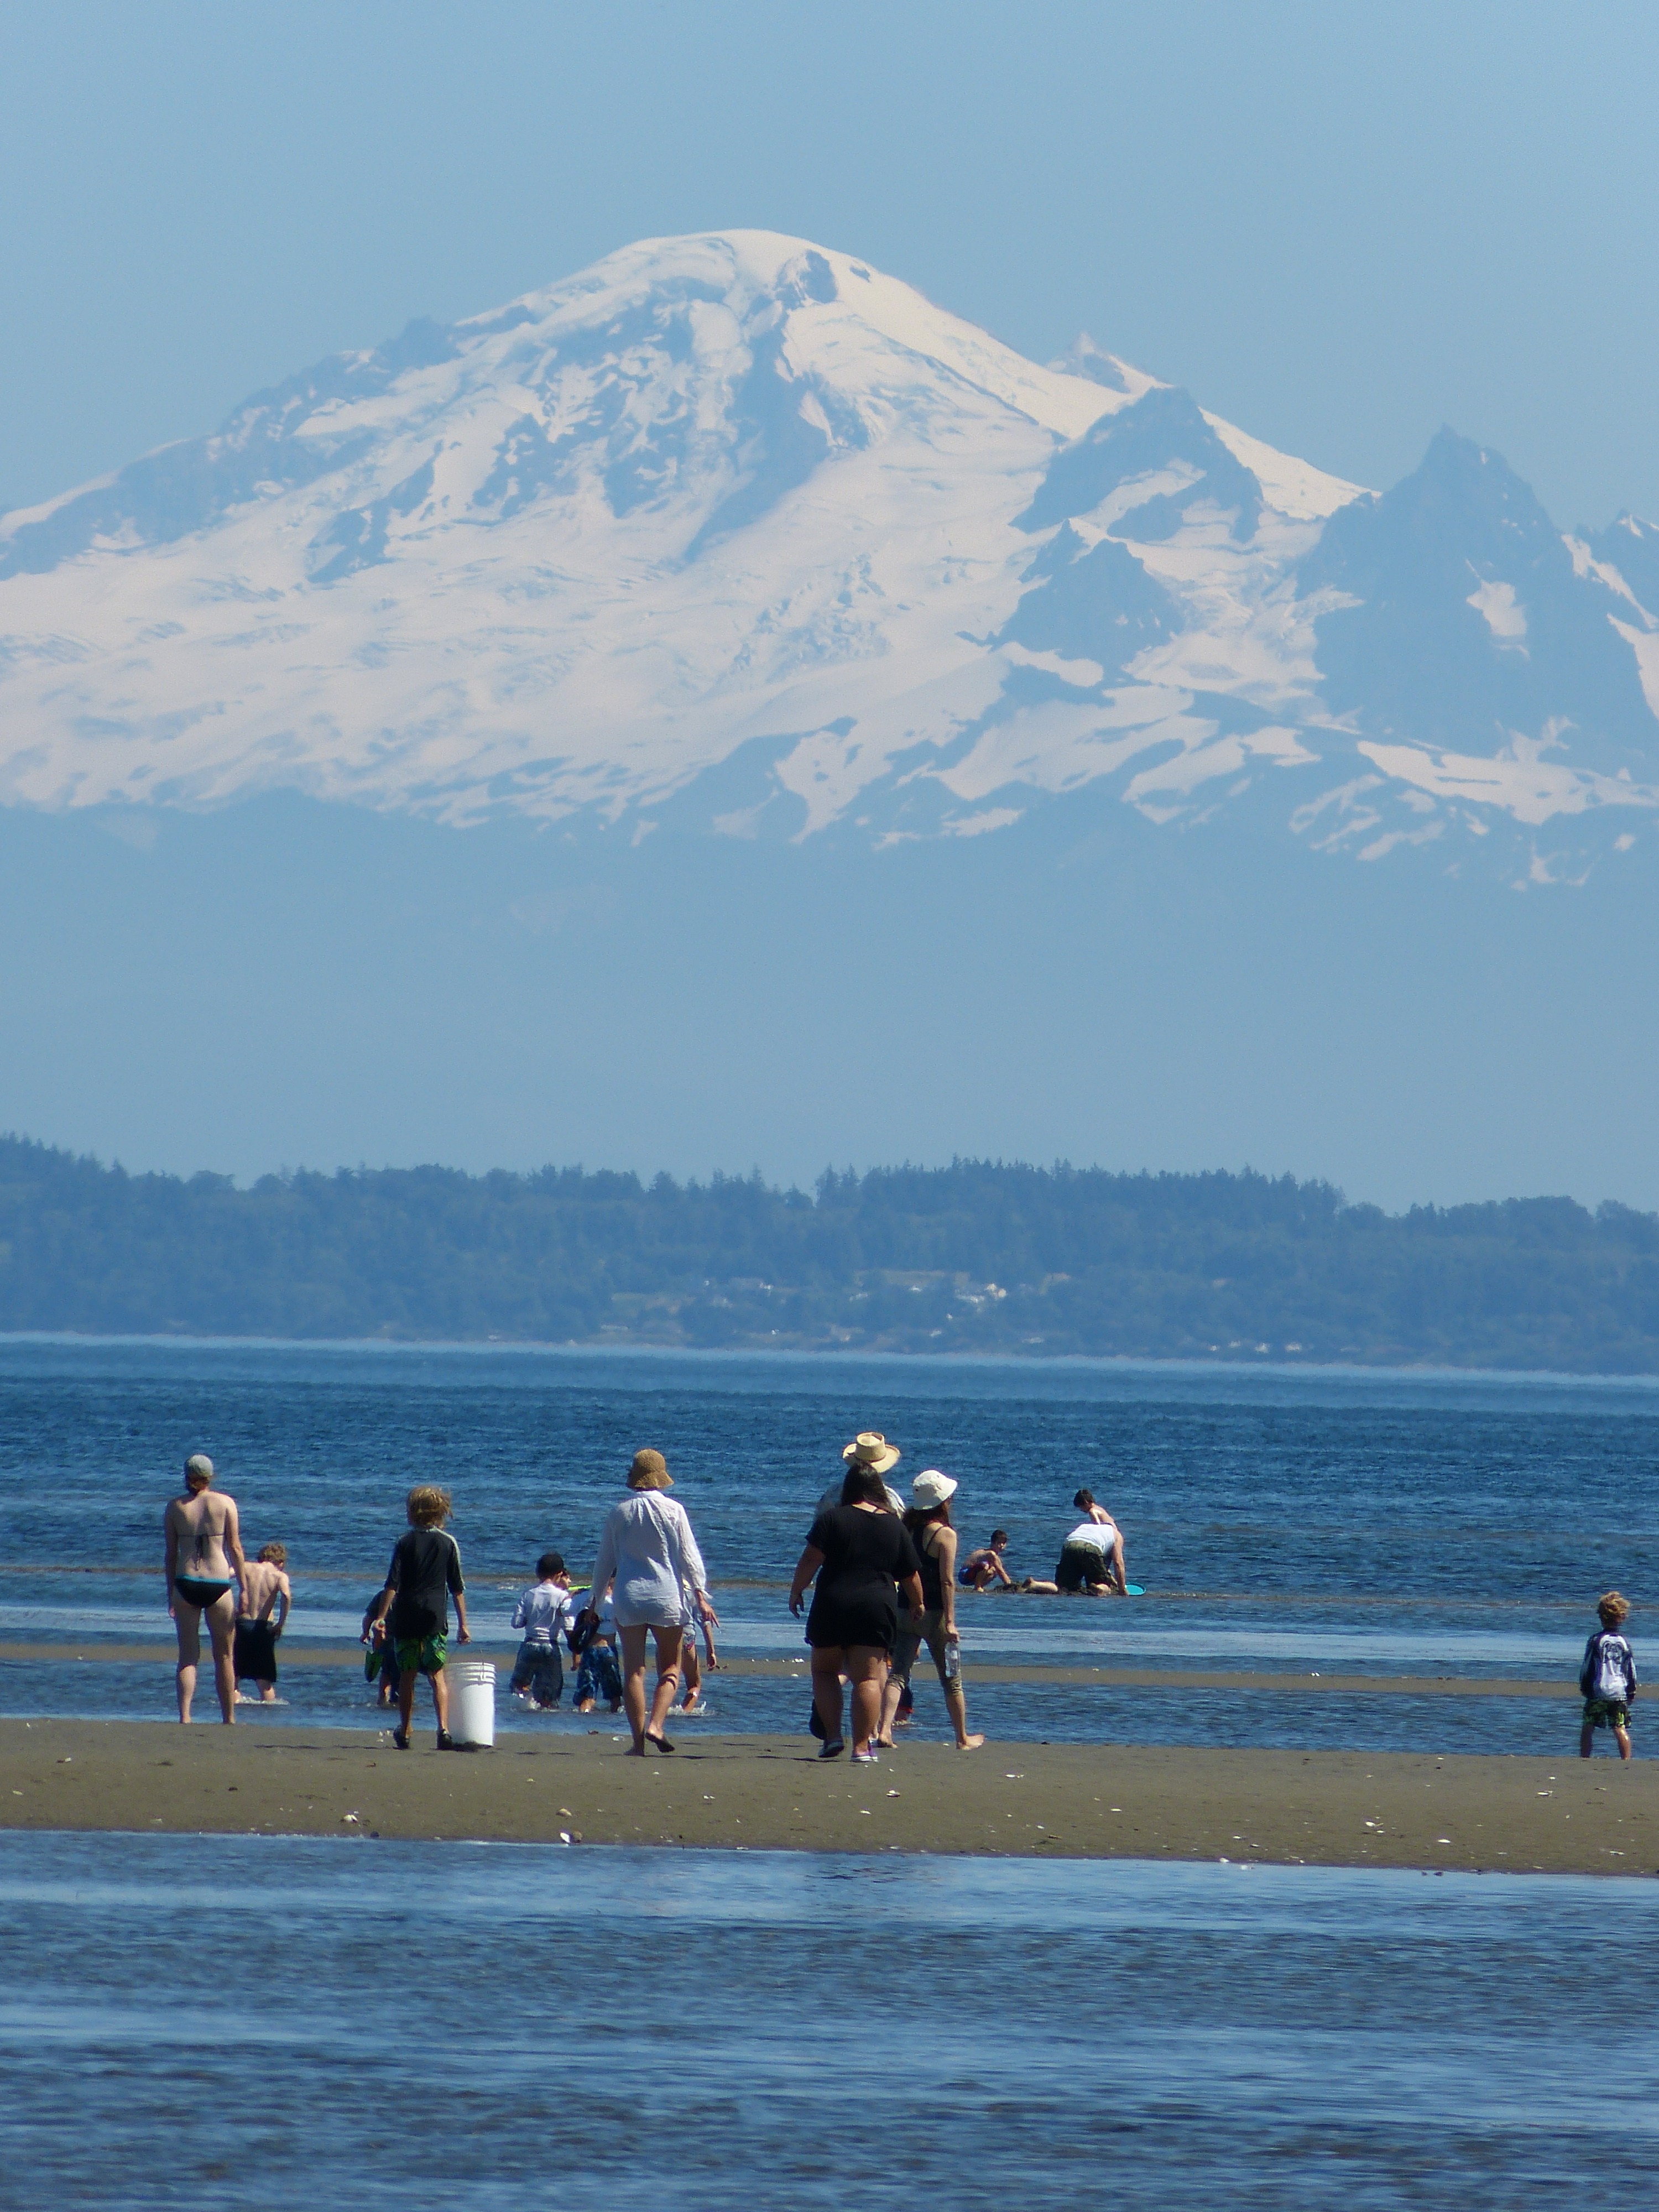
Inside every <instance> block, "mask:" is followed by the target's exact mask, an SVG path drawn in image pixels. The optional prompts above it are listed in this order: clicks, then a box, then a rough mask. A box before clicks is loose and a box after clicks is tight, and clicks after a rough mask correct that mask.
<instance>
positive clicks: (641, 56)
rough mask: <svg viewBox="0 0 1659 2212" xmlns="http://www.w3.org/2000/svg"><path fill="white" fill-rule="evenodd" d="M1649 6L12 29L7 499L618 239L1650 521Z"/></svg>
mask: <svg viewBox="0 0 1659 2212" xmlns="http://www.w3.org/2000/svg"><path fill="white" fill-rule="evenodd" d="M1656 83H1659V8H1655V7H1653V6H1652V5H1651V4H1648V5H1644V6H1620V5H1601V6H1598V7H1596V8H1595V9H1589V8H1586V7H1583V5H1577V6H1574V7H1570V8H1568V7H1544V6H1526V5H1520V4H1516V0H1506V4H1504V5H1501V6H1487V5H1481V4H1471V0H1459V4H1458V5H1456V6H1455V7H1451V8H1448V7H1447V6H1446V5H1445V4H1444V0H1435V4H1432V5H1421V4H1416V0H1390V4H1389V6H1387V7H1385V8H1378V7H1376V6H1375V5H1366V6H1363V7H1349V6H1340V5H1330V4H1327V5H1323V6H1292V5H1264V6H1257V7H1249V8H1243V7H1221V6H1208V7H1206V6H1189V7H1182V6H1176V5H1173V4H1169V5H1163V6H1158V7H1150V6H1146V5H1144V4H1143V5H1138V6H1135V7H1133V8H1124V7H1117V6H1111V5H1104V4H1095V5H1092V6H1073V5H1049V6H1046V7H1031V6H1022V7H1012V6H1007V7H999V8H987V7H985V6H983V5H978V4H974V0H948V4H944V5H939V4H933V0H907V4H904V5H902V6H898V7H895V6H893V5H892V4H890V0H888V4H883V5H879V6H874V5H866V4H862V0H839V4H837V5H836V6H835V7H832V8H823V7H813V8H807V7H804V6H796V5H793V4H789V3H788V0H767V4H764V5H738V4H732V5H726V6H719V7H690V6H684V5H676V6H667V5H645V4H641V5H627V4H621V5H618V4H607V5H605V6H603V7H597V6H582V7H556V6H546V5H544V6H538V7H525V6H519V5H510V4H498V5H495V6H485V7H471V8H466V9H461V8H454V7H436V6H432V5H420V4H415V5H411V4H409V0H398V4H397V5H395V6H392V5H376V4H365V0H356V4H354V5H351V6H349V7H346V8H342V7H340V6H338V5H337V4H334V5H329V6H320V5H315V4H310V0H287V4H285V5H283V7H281V8H263V9H246V8H241V9H232V8H228V7H225V6H223V5H222V4H214V5H211V6H203V5H178V4H175V5H167V4H155V0H151V4H148V5H146V6H145V7H143V8H142V9H137V8H133V7H131V5H127V4H124V5H121V6H118V7H110V6H100V5H88V4H82V5H76V6H74V7H69V8H57V9H40V8H35V7H23V6H20V5H16V4H10V5H7V6H4V7H3V9H0V87H3V94H0V97H3V103H4V105H3V117H4V122H3V129H0V191H3V194H4V207H5V220H4V222H3V223H0V312H3V318H4V329H5V337H6V343H5V345H4V348H3V350H0V508H3V507H10V506H15V505H18V504H21V503H24V502H27V501H34V500H38V499H40V498H43V497H46V496H48V495H51V494H52V493H53V492H55V491H58V490H60V489H65V488H67V487H68V486H69V485H70V484H72V483H76V482H78V481H80V480H82V479H83V478H85V477H88V476H90V475H93V474H94V473H96V472H98V471H102V470H104V469H106V468H110V467H112V466H115V465H118V464H119V463H121V462H122V461H125V460H126V459H131V457H132V456H133V455H134V454H136V453H138V452H140V451H142V450H143V449H145V448H146V447H150V446H153V445H156V444H159V443H161V442H162V441H166V440H167V439H171V438H176V437H180V436H183V435H187V434H190V433H191V432H195V431H198V430H201V429H203V428H208V427H210V425H211V424H212V423H213V422H216V420H217V419H218V418H219V417H220V416H222V415H223V414H224V413H225V412H226V411H227V410H228V409H229V408H230V407H231V406H232V405H233V404H234V403H235V402H236V401H237V400H239V399H240V398H243V397H244V396H245V395H246V393H247V392H250V391H252V390H254V389H256V388H257V387H258V386H261V385H264V384H266V383H269V382H270V381H271V380H274V379H276V377H278V376H281V375H283V374H286V373H288V372H289V371H290V370H293V369H295V368H299V367H301V366H302V365H304V364H305V363H306V362H308V361H311V360H313V359H315V358H317V357H318V356H321V355H324V354H326V353H330V352H332V351H335V350H337V349H340V348H343V347H349V346H360V345H368V344H372V343H375V342H377V341H378V340H380V338H382V337H386V336H389V335H390V334H391V333H392V332H393V331H396V330H398V328H400V327H401V325H403V324H404V322H405V321H407V320H408V319H409V318H410V316H411V315H416V314H422V313H430V314H434V315H436V316H438V317H440V318H441V319H449V318H453V317H455V316H459V315H462V314H465V313H472V312H474V311H477V310H479V309H482V308H484V307H490V306H493V305H495V304H497V303H499V302H500V301H502V300H505V299H507V298H508V297H510V296H512V295H513V294H515V293H517V292H520V291H523V290H526V289H529V288H530V287H532V286H533V285H536V284H539V283H546V282H549V281H550V280H551V279H553V278H556V277H558V276H563V275H567V274H568V273H569V272H570V271H572V270H575V269H577V268H579V267H580V266H581V265H582V264H585V263H586V262H588V261H590V260H592V259H593V258H596V257H597V256H598V255H599V254H601V253H603V252H606V251H607V250H608V249H609V248H611V247H612V246H618V245H621V244H623V243H624V242H626V241H627V240H629V239H632V238H635V237H641V236H647V235H653V234H664V233H669V232H674V231H683V230H691V229H700V228H712V227H717V226H724V225H732V224H744V225H757V226H762V227H765V228H776V229H781V230H789V231H796V232H799V233H803V234H806V235H809V236H811V237H814V238H817V239H818V240H823V241H824V242H826V243H829V244H832V245H835V246H841V247H844V248H846V249H848V251H853V252H859V253H861V254H865V255H867V256H869V257H870V258H872V259H874V260H875V261H877V262H878V263H879V264H882V265H883V266H884V267H885V268H887V269H889V270H892V271H893V272H894V273H896V274H897V275H899V276H904V277H907V278H908V279H909V280H910V281H911V282H912V283H915V284H918V285H920V286H921V289H923V290H924V291H926V292H927V293H928V294H929V295H932V296H933V298H934V299H936V300H938V301H940V302H941V303H942V304H944V305H945V306H946V307H951V308H952V309H954V310H955V311H956V312H957V313H961V314H963V315H967V316H969V317H971V318H972V319H975V321H978V322H981V323H982V324H984V325H987V327H988V328H990V329H991V330H993V331H995V332H996V333H997V334H998V335H999V336H1000V337H1004V338H1006V339H1007V340H1008V341H1009V342H1010V343H1012V344H1014V345H1017V346H1018V347H1020V348H1022V349H1024V350H1025V351H1026V352H1028V353H1031V354H1034V355H1036V356H1039V357H1046V356H1049V355H1052V354H1053V353H1054V352H1056V351H1057V350H1059V349H1060V347H1062V346H1063V345H1064V344H1065V343H1067V342H1068V341H1069V339H1070V338H1071V337H1073V335H1074V333H1075V332H1076V331H1078V330H1079V329H1080V328H1087V329H1088V330H1090V331H1092V332H1093V334H1094V335H1095V336H1096V337H1097V338H1098V339H1099V340H1100V341H1101V342H1102V343H1105V344H1107V345H1109V346H1110V347H1111V348H1113V349H1115V350H1117V351H1120V352H1122V353H1124V354H1126V355H1127V356H1130V357H1131V358H1133V360H1135V361H1137V362H1140V363H1142V364H1144V365H1145V366H1146V368H1150V369H1152V370H1153V371H1155V372H1156V373H1157V374H1159V375H1161V376H1164V377H1168V378H1170V379H1172V380H1176V381H1178V382H1182V383H1185V384H1188V385H1189V386H1192V387H1193V389H1194V391H1195V392H1197V393H1198V394H1199V395H1200V398H1202V400H1203V401H1204V403H1205V404H1206V405H1207V406H1210V407H1212V408H1213V409H1215V410H1218V411H1219V412H1221V413H1223V414H1225V415H1227V416H1231V417H1232V418H1234V419H1235V420H1236V421H1237V422H1240V423H1242V424H1243V425H1245V426H1246V427H1247V428H1249V429H1250V430H1252V431H1253V432H1255V434H1256V435H1261V436H1264V437H1267V438H1269V439H1271V440H1272V441H1274V442H1275V443H1277V444H1279V445H1282V446H1285V447H1290V448H1291V449H1293V450H1294V451H1297V452H1298V453H1304V454H1305V455H1307V456H1308V457H1309V458H1310V459H1314V460H1316V461H1317V462H1318V463H1320V464H1321V465H1323V466H1325V467H1327V468H1330V469H1334V470H1335V471H1338V472H1339V473H1340V474H1343V475H1346V476H1349V477H1355V478H1357V479H1358V480H1360V481H1361V482H1364V483H1373V484H1382V483H1389V482H1392V481H1393V480H1395V478H1397V477H1399V476H1401V475H1402V474H1403V473H1404V472H1405V471H1407V470H1408V469H1409V468H1411V467H1413V465H1415V463H1416V462H1417V460H1418V459H1419V458H1420V456H1421V453H1422V451H1423V448H1424V447H1425V444H1426V442H1427V441H1428V439H1429V437H1430V436H1431V434H1432V433H1433V431H1434V430H1435V429H1436V428H1437V427H1438V425H1439V424H1440V423H1441V422H1451V423H1453V424H1454V425H1455V427H1457V428H1460V429H1462V430H1464V431H1466V432H1468V433H1469V434H1470V435H1474V436H1476V437H1479V438H1480V439H1482V440H1483V441H1489V442H1491V443H1492V444H1495V445H1496V446H1498V447H1500V448H1501V449H1502V450H1503V451H1504V453H1505V454H1506V455H1507V456H1508V458H1509V459H1510V461H1511V462H1512V463H1513V464H1514V465H1515V466H1516V468H1517V469H1519V470H1520V471H1521V472H1522V474H1523V475H1524V476H1526V477H1528V478H1529V479H1530V480H1531V481H1532V482H1533V483H1534V485H1535V486H1536V488H1537V489H1538V490H1539V492H1540V494H1541V496H1542V497H1543V499H1544V501H1545V503H1546V504H1547V506H1548V507H1550V508H1551V510H1552V511H1553V513H1554V514H1555V516H1556V518H1557V520H1559V522H1561V523H1562V524H1563V525H1565V526H1571V524H1573V523H1575V522H1578V521H1586V522H1589V523H1592V524H1594V523H1600V522H1604V521H1606V520H1608V519H1609V518H1610V517H1611V516H1612V515H1613V513H1615V512H1616V511H1617V510H1618V509H1620V507H1626V506H1632V507H1636V508H1637V509H1638V511H1641V512H1644V513H1648V514H1650V515H1659V430H1656V425H1659V410H1656V405H1655V401H1656V397H1659V393H1656V376H1659V370H1656V364H1659V284H1656V282H1655V274H1656V271H1655V258H1656V253H1655V240H1656V229H1659V227H1656V216H1659V130H1656V129H1655V126H1654V113H1653V97H1654V88H1655V86H1656Z"/></svg>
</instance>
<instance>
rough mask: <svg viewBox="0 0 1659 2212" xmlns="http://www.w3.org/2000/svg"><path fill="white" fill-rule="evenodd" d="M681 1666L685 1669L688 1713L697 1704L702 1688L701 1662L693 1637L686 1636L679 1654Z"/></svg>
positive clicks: (686, 1709) (686, 1708) (686, 1707)
mask: <svg viewBox="0 0 1659 2212" xmlns="http://www.w3.org/2000/svg"><path fill="white" fill-rule="evenodd" d="M681 1664H682V1665H683V1666H684V1669H685V1711H687V1712H688V1713H689V1712H690V1711H691V1709H692V1707H693V1706H694V1705H696V1702H697V1695H698V1692H700V1691H701V1690H702V1661H701V1660H700V1659H699V1658H698V1656H697V1644H696V1638H695V1637H691V1636H688V1637H687V1638H686V1639H685V1642H684V1647H683V1650H682V1653H681Z"/></svg>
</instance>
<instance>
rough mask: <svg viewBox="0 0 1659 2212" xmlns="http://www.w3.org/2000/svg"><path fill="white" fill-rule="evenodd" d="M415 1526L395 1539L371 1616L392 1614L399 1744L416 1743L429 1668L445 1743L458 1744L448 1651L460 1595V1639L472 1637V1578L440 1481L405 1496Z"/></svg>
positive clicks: (447, 1747) (444, 1746)
mask: <svg viewBox="0 0 1659 2212" xmlns="http://www.w3.org/2000/svg"><path fill="white" fill-rule="evenodd" d="M449 1511H450V1503H449V1492H447V1490H440V1489H439V1487H438V1486H437V1485H436V1483H433V1482H420V1483H416V1486H415V1487H414V1489H413V1490H411V1491H410V1493H409V1497H408V1498H407V1500H406V1501H405V1503H404V1512H405V1513H406V1514H407V1516H408V1518H409V1533H408V1534H407V1535H406V1536H399V1538H398V1541H397V1542H396V1543H395V1544H394V1545H393V1546H392V1564H391V1565H390V1566H389V1567H388V1568H387V1569H386V1588H385V1589H383V1590H382V1591H381V1592H380V1595H379V1597H377V1598H376V1599H375V1601H374V1617H373V1620H372V1621H371V1623H370V1633H371V1634H373V1632H374V1621H381V1620H386V1618H387V1616H388V1615H390V1626H391V1630H392V1644H393V1647H394V1649H395V1650H396V1651H397V1654H398V1725H397V1727H396V1728H395V1729H392V1742H393V1743H394V1744H395V1745H396V1746H397V1747H398V1750H399V1751H407V1750H408V1749H409V1728H410V1722H411V1721H412V1720H413V1719H414V1717H415V1685H416V1680H417V1679H418V1678H419V1677H420V1676H421V1675H422V1674H424V1675H425V1676H426V1678H427V1680H428V1682H430V1683H431V1685H432V1710H433V1714H434V1717H435V1719H436V1721H437V1723H438V1748H439V1750H440V1751H453V1750H454V1748H455V1744H454V1739H453V1737H452V1736H451V1735H450V1733H449V1685H448V1683H447V1682H446V1681H445V1680H444V1662H445V1661H446V1660H447V1658H448V1656H449V1601H450V1599H451V1598H452V1597H453V1599H454V1601H455V1619H456V1622H457V1628H456V1641H457V1642H458V1643H460V1644H471V1641H472V1632H471V1630H470V1629H469V1628H468V1626H467V1625H466V1584H465V1582H464V1581H463V1580H462V1578H461V1547H460V1546H459V1544H458V1543H457V1542H456V1541H455V1539H454V1538H453V1536H452V1535H451V1534H450V1533H449V1531H448V1529H447V1528H445V1526H444V1522H446V1521H447V1520H448V1518H449Z"/></svg>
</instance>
